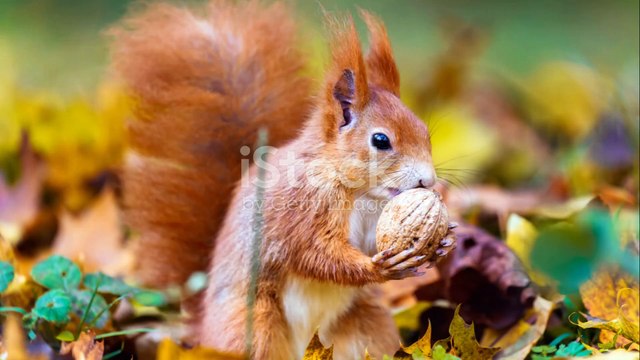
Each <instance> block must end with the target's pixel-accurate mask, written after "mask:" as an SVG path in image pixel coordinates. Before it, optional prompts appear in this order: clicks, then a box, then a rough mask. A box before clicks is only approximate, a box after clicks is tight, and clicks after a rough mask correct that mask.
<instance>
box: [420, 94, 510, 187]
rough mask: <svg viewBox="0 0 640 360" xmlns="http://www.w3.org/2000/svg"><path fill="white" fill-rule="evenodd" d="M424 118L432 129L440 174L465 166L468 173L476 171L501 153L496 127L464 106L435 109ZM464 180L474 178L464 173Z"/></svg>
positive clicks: (435, 157) (467, 180)
mask: <svg viewBox="0 0 640 360" xmlns="http://www.w3.org/2000/svg"><path fill="white" fill-rule="evenodd" d="M424 118H425V121H426V123H427V124H428V126H429V129H430V131H431V144H432V146H433V163H434V164H435V165H436V167H437V168H440V169H442V170H441V173H440V174H439V175H440V176H442V177H444V178H446V177H447V176H446V175H447V174H446V173H447V172H450V171H454V170H447V169H464V170H465V174H473V171H474V170H480V169H482V168H483V167H484V166H486V165H487V164H488V163H490V162H491V161H492V160H493V159H494V158H495V157H496V156H497V155H498V151H497V150H498V148H499V146H498V143H497V142H498V138H497V135H496V133H495V131H494V130H493V129H491V128H489V127H487V126H486V125H484V124H483V123H482V122H480V121H478V120H477V119H475V118H474V117H473V116H472V114H471V111H470V110H466V109H465V108H464V106H462V105H460V104H458V105H456V106H450V107H443V108H438V109H434V110H433V111H432V112H430V113H428V114H426V115H425V116H424ZM469 139H474V140H473V141H469ZM436 172H438V169H436ZM451 174H453V175H455V176H458V175H460V174H459V173H458V172H452V173H451ZM463 175H464V174H463ZM460 180H462V181H463V182H465V183H466V182H469V181H471V180H473V179H471V178H469V177H468V176H466V177H465V176H463V177H462V178H461V179H460Z"/></svg>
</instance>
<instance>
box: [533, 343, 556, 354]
mask: <svg viewBox="0 0 640 360" xmlns="http://www.w3.org/2000/svg"><path fill="white" fill-rule="evenodd" d="M556 350H558V348H557V347H556V346H554V345H539V346H534V347H533V348H531V351H533V352H534V353H537V354H542V355H548V354H553V353H554V352H556Z"/></svg>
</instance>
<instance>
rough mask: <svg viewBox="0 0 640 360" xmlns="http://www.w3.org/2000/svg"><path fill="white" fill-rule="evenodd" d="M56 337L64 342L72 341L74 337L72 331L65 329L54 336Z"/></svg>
mask: <svg viewBox="0 0 640 360" xmlns="http://www.w3.org/2000/svg"><path fill="white" fill-rule="evenodd" d="M56 339H58V340H60V341H64V342H72V341H74V340H75V339H76V338H75V337H74V336H73V333H72V332H71V331H69V330H65V331H63V332H61V333H60V334H58V336H56Z"/></svg>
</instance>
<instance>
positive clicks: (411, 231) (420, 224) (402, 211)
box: [376, 189, 450, 260]
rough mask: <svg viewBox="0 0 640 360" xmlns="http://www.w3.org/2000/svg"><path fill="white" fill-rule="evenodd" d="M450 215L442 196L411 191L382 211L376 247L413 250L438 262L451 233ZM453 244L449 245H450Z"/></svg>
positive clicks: (393, 200) (428, 192)
mask: <svg viewBox="0 0 640 360" xmlns="http://www.w3.org/2000/svg"><path fill="white" fill-rule="evenodd" d="M449 231H450V224H449V214H448V213H447V208H446V207H445V205H444V203H443V202H442V196H441V195H440V194H439V193H438V192H436V191H434V190H430V189H411V190H407V191H404V192H402V193H401V194H400V195H398V196H396V197H394V198H393V199H392V200H391V201H390V202H389V203H388V204H387V205H386V206H385V207H384V209H383V210H382V214H380V218H379V219H378V225H377V227H376V247H377V249H378V251H384V250H387V249H390V248H391V247H394V246H395V247H397V248H398V249H399V250H406V249H410V248H412V247H415V248H416V249H417V252H418V253H421V254H423V255H427V259H429V260H436V259H437V258H438V257H439V256H441V254H436V253H437V250H438V249H439V248H442V243H441V242H442V240H443V239H444V238H445V236H447V235H448V234H449ZM449 245H450V244H449Z"/></svg>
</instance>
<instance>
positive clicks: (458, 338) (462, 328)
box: [449, 307, 500, 360]
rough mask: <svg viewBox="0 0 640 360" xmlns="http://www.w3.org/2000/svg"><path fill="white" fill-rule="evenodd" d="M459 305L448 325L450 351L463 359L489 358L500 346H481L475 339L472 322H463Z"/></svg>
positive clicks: (491, 357)
mask: <svg viewBox="0 0 640 360" xmlns="http://www.w3.org/2000/svg"><path fill="white" fill-rule="evenodd" d="M459 311H460V307H458V308H457V309H456V312H455V314H454V316H453V320H452V321H451V325H450V326H449V333H450V334H451V344H452V351H451V352H452V353H453V354H454V355H456V356H458V357H460V358H463V359H474V360H491V359H493V356H494V355H495V354H496V353H497V352H498V351H500V348H491V347H482V346H480V344H478V342H477V341H476V334H475V330H474V328H473V323H472V324H470V325H469V324H467V323H465V322H464V320H463V319H462V317H461V316H460V314H459Z"/></svg>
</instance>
